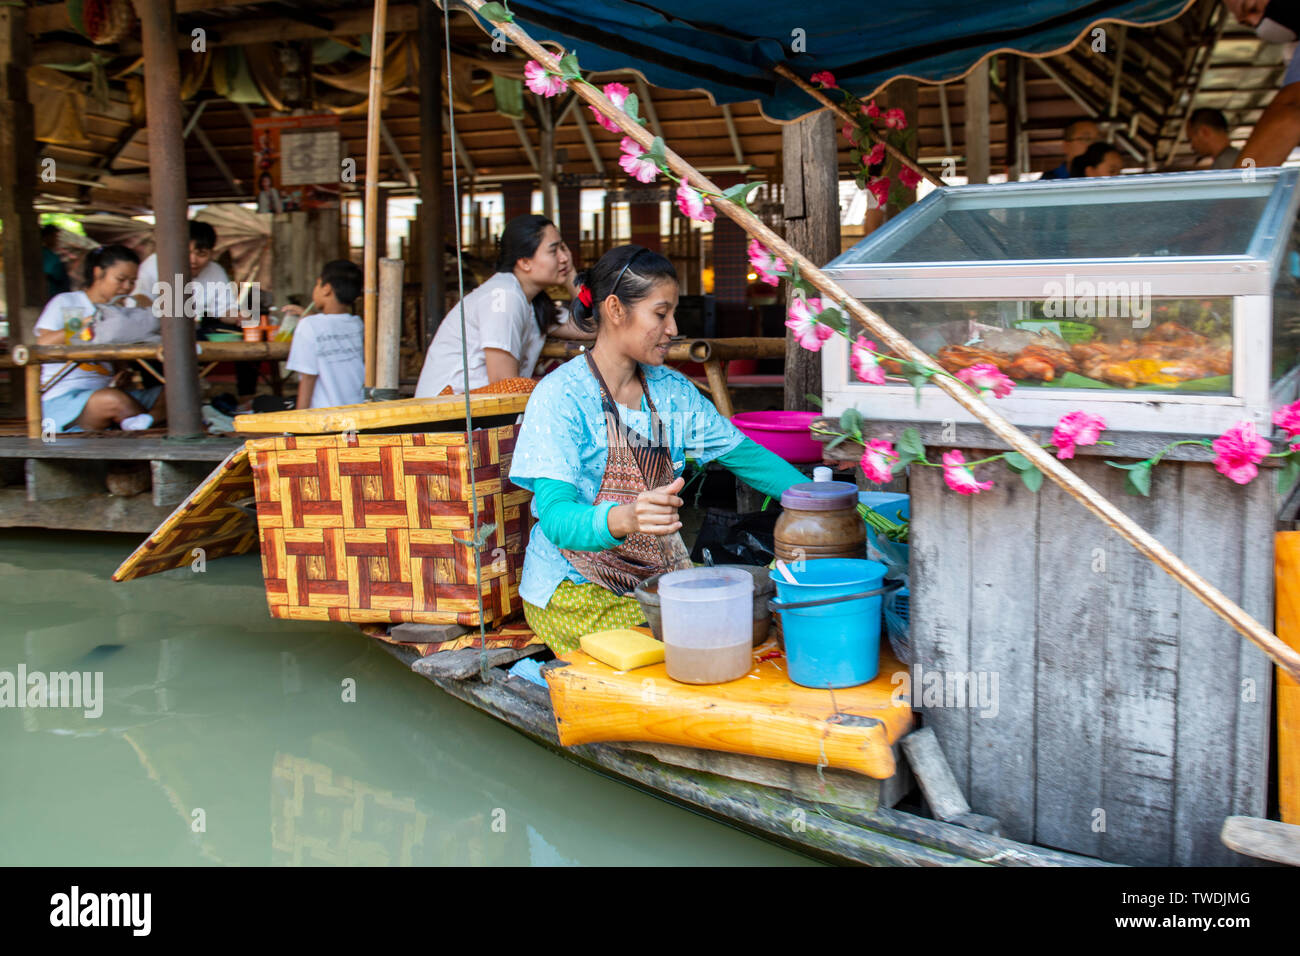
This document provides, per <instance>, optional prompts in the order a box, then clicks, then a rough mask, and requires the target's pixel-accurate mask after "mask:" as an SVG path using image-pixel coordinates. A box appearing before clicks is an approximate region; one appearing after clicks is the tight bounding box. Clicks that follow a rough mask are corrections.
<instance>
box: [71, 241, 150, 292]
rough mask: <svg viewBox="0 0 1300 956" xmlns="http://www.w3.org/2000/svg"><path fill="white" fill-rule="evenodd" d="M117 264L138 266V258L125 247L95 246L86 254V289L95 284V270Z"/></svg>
mask: <svg viewBox="0 0 1300 956" xmlns="http://www.w3.org/2000/svg"><path fill="white" fill-rule="evenodd" d="M119 262H131V263H134V264H135V265H137V266H138V265H139V264H140V257H139V256H137V255H136V254H135V253H134V252H132V251H131V250H130V249H128V248H127V247H126V246H119V245H113V246H96V247H95V248H94V249H92V250H91V251H90V252H88V253H86V262H85V265H84V269H85V279H86V288H87V289H89V288H90V287H91V286H92V285H94V283H95V270H96V269H107V268H108V267H109V266H114V265H117V264H118V263H119Z"/></svg>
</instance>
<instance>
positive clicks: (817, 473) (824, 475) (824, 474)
mask: <svg viewBox="0 0 1300 956" xmlns="http://www.w3.org/2000/svg"><path fill="white" fill-rule="evenodd" d="M832 477H833V476H832V472H831V469H830V468H829V467H828V466H826V465H818V466H817V467H816V468H814V469H813V481H831V480H832Z"/></svg>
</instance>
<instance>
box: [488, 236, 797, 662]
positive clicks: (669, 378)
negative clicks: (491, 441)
mask: <svg viewBox="0 0 1300 956" xmlns="http://www.w3.org/2000/svg"><path fill="white" fill-rule="evenodd" d="M578 280H579V281H578V285H579V295H578V296H577V297H576V298H575V299H574V303H573V318H574V321H575V322H576V323H577V324H578V325H579V326H580V327H581V328H583V329H584V330H588V331H591V332H594V333H595V335H596V343H595V344H594V345H593V346H592V347H591V349H590V351H588V352H587V353H586V354H585V355H581V356H579V357H577V358H574V359H570V360H569V361H568V362H566V363H565V364H564V365H562V366H560V367H559V368H558V369H556V370H555V371H554V372H552V373H551V374H550V375H547V376H546V377H545V378H543V379H542V380H541V382H539V383H538V385H537V388H535V389H534V390H533V392H532V395H531V396H530V397H529V399H528V407H527V409H526V410H525V412H524V422H523V426H522V428H521V430H520V434H519V441H518V443H517V444H516V445H515V450H514V457H513V459H512V463H511V467H510V480H511V482H513V483H514V484H516V485H518V486H519V487H521V488H525V489H527V490H529V491H531V492H533V496H534V497H533V510H534V513H535V514H536V515H537V519H538V523H537V524H536V525H534V526H533V530H532V533H531V534H530V536H529V539H528V551H527V553H526V554H525V556H524V573H523V580H522V581H521V583H520V587H519V596H520V598H522V600H523V602H524V617H525V618H526V620H527V621H528V626H529V627H531V628H532V629H533V631H535V632H536V634H537V635H538V636H539V637H541V638H542V639H543V640H544V641H545V642H546V644H547V645H548V646H549V647H550V648H551V650H553V651H555V652H556V653H557V654H559V653H563V652H564V651H568V650H572V649H574V648H576V647H577V646H578V642H579V640H580V639H581V637H582V636H583V635H585V634H591V633H594V632H596V631H602V630H605V629H607V628H616V627H632V626H634V625H637V624H641V623H644V621H645V614H644V612H643V611H642V610H641V606H640V605H639V604H638V603H637V600H636V598H635V597H634V596H633V594H632V591H633V590H634V589H635V587H636V585H637V584H639V583H640V582H642V581H644V580H646V579H647V578H649V577H650V576H652V575H655V574H658V573H660V572H662V571H668V570H671V568H672V566H673V562H672V560H671V558H670V557H669V554H670V553H671V550H672V549H671V547H664V545H663V544H661V542H664V541H665V536H668V535H675V534H677V533H678V531H680V530H681V527H682V522H681V519H680V516H679V514H678V509H679V508H681V507H682V505H683V501H682V499H681V498H680V497H679V493H680V492H681V490H682V486H683V481H682V471H683V470H684V468H685V466H686V454H687V451H688V450H689V451H690V453H691V454H692V457H694V459H695V461H696V463H697V464H699V465H700V466H703V465H705V464H707V463H708V462H710V461H713V460H717V461H718V462H719V463H720V464H721V465H723V466H724V467H726V468H727V469H729V470H730V471H732V472H733V473H735V474H736V475H738V476H740V477H741V478H742V479H744V480H745V481H746V482H748V483H749V484H750V485H751V486H752V487H754V488H756V489H757V490H759V491H760V492H762V493H764V494H768V495H771V496H772V497H774V498H779V497H780V496H781V493H782V492H783V491H785V490H786V489H787V488H789V487H790V486H791V485H794V484H798V483H800V482H803V481H806V480H807V479H806V478H805V477H804V476H803V475H802V474H800V472H799V471H798V470H797V469H796V468H795V467H794V466H793V465H790V464H788V463H787V462H785V461H783V460H782V459H780V458H778V457H777V456H776V455H774V454H773V453H772V452H770V451H768V450H767V449H765V448H762V447H760V446H759V445H757V444H755V443H754V442H753V441H752V440H751V439H749V438H746V437H744V436H743V435H742V434H741V433H740V432H739V431H737V429H736V426H735V425H733V424H732V423H731V422H730V421H729V420H728V419H727V418H726V417H725V416H723V415H722V414H720V413H719V412H718V410H717V409H716V408H714V407H713V405H712V404H711V403H710V402H709V400H708V399H706V398H704V397H703V396H701V395H700V393H699V390H698V389H696V387H695V386H694V385H692V384H691V382H690V380H689V379H687V378H686V376H684V375H682V373H681V372H678V371H677V370H676V369H671V368H667V367H665V365H664V360H665V359H666V358H667V356H668V346H669V344H670V343H671V341H672V338H673V336H675V335H676V334H677V323H676V319H675V313H676V311H677V300H678V291H679V288H678V283H677V272H676V270H675V269H674V268H673V265H672V263H671V262H669V261H668V260H667V259H665V258H664V257H663V256H661V255H660V254H659V253H657V252H652V251H651V250H649V249H646V248H644V247H642V246H635V245H626V246H618V247H616V248H614V249H611V250H610V251H609V252H607V253H605V255H603V256H601V257H600V261H598V262H597V263H596V264H595V265H594V266H593V267H592V268H591V270H590V271H589V272H585V273H583V274H582V275H581V276H579V277H578Z"/></svg>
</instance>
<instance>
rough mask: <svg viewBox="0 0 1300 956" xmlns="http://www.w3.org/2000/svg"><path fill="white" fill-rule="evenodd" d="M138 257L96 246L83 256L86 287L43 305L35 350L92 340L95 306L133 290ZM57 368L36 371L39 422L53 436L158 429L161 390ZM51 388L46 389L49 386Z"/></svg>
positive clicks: (87, 366)
mask: <svg viewBox="0 0 1300 956" xmlns="http://www.w3.org/2000/svg"><path fill="white" fill-rule="evenodd" d="M139 266H140V257H139V256H137V255H136V254H135V253H134V252H132V251H131V250H130V249H128V248H127V247H126V246H101V247H99V248H97V249H95V250H94V251H92V252H89V253H87V254H86V262H85V270H86V274H85V279H86V287H85V288H84V289H82V290H81V291H78V292H62V293H60V294H59V295H56V296H55V297H54V298H52V299H50V301H49V302H47V303H46V304H45V308H44V310H42V312H41V315H40V318H38V319H37V320H36V344H37V345H72V344H78V345H80V344H85V343H88V342H90V341H92V340H93V338H94V334H95V333H94V328H95V321H96V318H97V317H98V315H99V309H100V306H104V305H110V304H116V303H118V302H119V301H120V300H122V299H123V297H124V296H126V295H127V294H128V293H130V291H131V290H132V289H133V288H134V287H135V280H136V272H137V270H138V269H139ZM64 365H65V363H63V362H47V363H45V364H44V365H43V366H42V367H41V385H42V386H43V387H44V386H46V385H47V384H48V387H47V388H46V389H45V393H44V394H43V395H42V397H41V417H42V419H44V420H45V421H47V422H52V423H53V427H54V430H55V431H81V430H83V429H84V430H86V431H95V430H97V429H102V428H108V427H109V426H110V425H117V426H118V427H120V428H122V429H124V430H126V431H139V430H143V429H145V428H149V427H151V426H153V425H155V424H161V422H162V421H163V418H164V413H165V410H166V407H167V405H166V402H165V401H159V399H160V398H161V397H162V391H163V389H162V386H161V385H155V386H152V387H150V388H139V389H130V390H128V389H123V388H119V387H118V386H119V385H121V384H124V379H125V376H126V375H127V374H128V373H126V372H122V373H119V374H118V375H116V376H114V374H113V370H112V368H111V366H110V365H101V364H98V363H90V362H86V363H82V364H79V365H77V366H75V367H73V368H72V369H71V370H70V371H67V372H64V371H63V367H64ZM50 383H52V384H50ZM151 411H152V412H153V414H152V415H151V414H150V412H151Z"/></svg>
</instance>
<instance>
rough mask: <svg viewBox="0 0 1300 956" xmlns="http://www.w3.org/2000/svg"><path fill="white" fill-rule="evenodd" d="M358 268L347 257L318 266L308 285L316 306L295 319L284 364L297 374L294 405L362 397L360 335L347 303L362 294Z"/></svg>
mask: <svg viewBox="0 0 1300 956" xmlns="http://www.w3.org/2000/svg"><path fill="white" fill-rule="evenodd" d="M362 284H363V280H362V276H361V270H360V269H359V268H358V267H357V266H356V265H355V264H354V263H352V262H349V261H347V260H346V259H335V260H334V261H333V262H327V263H325V265H324V267H322V268H321V271H320V278H319V279H317V280H316V286H315V288H313V289H312V290H311V301H312V304H313V305H314V306H316V308H317V309H319V310H320V311H319V312H318V313H316V314H314V315H309V316H306V317H304V318H302V319H299V320H298V325H297V327H296V328H295V329H294V330H293V344H292V345H291V346H290V347H289V361H288V363H287V364H288V367H289V370H290V371H291V372H297V373H298V405H297V407H298V408H300V409H302V408H333V407H335V406H337V405H358V404H360V403H361V402H363V401H364V400H365V391H364V389H365V375H366V359H365V336H364V332H363V325H362V322H361V319H360V318H359V317H358V316H355V315H353V314H352V304H353V303H354V302H356V300H357V297H358V296H360V295H361V289H362Z"/></svg>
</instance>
